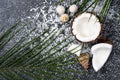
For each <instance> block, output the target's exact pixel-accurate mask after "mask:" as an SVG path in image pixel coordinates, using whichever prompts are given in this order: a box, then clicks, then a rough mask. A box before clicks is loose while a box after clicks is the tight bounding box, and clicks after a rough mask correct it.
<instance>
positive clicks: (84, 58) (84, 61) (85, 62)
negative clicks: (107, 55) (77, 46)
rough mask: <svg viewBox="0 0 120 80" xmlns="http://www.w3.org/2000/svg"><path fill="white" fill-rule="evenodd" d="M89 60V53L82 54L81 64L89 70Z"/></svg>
mask: <svg viewBox="0 0 120 80" xmlns="http://www.w3.org/2000/svg"><path fill="white" fill-rule="evenodd" d="M89 59H90V56H89V54H88V53H82V54H80V56H79V58H78V60H79V62H80V64H81V65H82V66H83V67H84V68H85V69H86V70H87V69H88V67H89Z"/></svg>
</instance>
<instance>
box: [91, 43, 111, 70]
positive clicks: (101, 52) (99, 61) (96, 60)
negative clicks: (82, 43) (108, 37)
mask: <svg viewBox="0 0 120 80" xmlns="http://www.w3.org/2000/svg"><path fill="white" fill-rule="evenodd" d="M112 47H113V46H112V45H111V44H108V43H99V44H96V45H94V46H92V48H91V53H92V54H93V59H92V65H93V68H94V70H95V71H96V72H97V71H98V70H100V69H101V68H102V66H103V65H104V64H105V62H106V61H107V59H108V57H109V55H110V53H111V51H112Z"/></svg>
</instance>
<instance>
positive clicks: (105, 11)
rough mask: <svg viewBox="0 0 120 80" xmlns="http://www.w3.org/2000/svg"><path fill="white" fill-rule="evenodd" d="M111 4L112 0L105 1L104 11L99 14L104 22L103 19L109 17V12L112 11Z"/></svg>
mask: <svg viewBox="0 0 120 80" xmlns="http://www.w3.org/2000/svg"><path fill="white" fill-rule="evenodd" d="M111 3H112V0H105V1H104V5H103V7H102V9H101V11H100V14H99V15H100V17H101V19H102V20H103V19H104V18H105V16H106V15H107V13H108V11H109V9H110V5H111Z"/></svg>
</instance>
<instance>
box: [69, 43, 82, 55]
mask: <svg viewBox="0 0 120 80" xmlns="http://www.w3.org/2000/svg"><path fill="white" fill-rule="evenodd" d="M81 48H82V45H78V44H72V45H71V46H70V47H69V48H68V50H67V51H69V52H71V53H73V54H76V55H77V56H80V52H81Z"/></svg>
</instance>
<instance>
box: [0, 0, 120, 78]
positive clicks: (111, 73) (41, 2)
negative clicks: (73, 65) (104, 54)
mask: <svg viewBox="0 0 120 80" xmlns="http://www.w3.org/2000/svg"><path fill="white" fill-rule="evenodd" d="M72 1H74V0H66V1H65V2H64V3H63V5H65V6H69V5H70V2H72ZM101 1H104V0H101ZM56 2H57V0H0V30H1V33H2V32H4V31H5V30H6V29H8V27H9V26H10V25H12V24H13V23H14V22H16V21H17V20H20V19H21V20H23V21H32V22H33V23H32V24H31V27H33V26H34V27H38V28H39V31H42V29H44V28H48V26H49V27H51V28H57V29H58V30H64V32H63V34H61V36H60V38H59V39H61V38H64V36H66V35H68V34H69V29H68V27H69V23H64V24H63V23H61V22H59V20H58V15H57V14H56V13H55V8H56V5H55V4H56ZM101 4H102V2H101ZM101 4H100V5H98V6H97V9H96V12H99V8H101ZM78 5H79V4H78ZM119 14H120V1H119V0H114V1H113V3H112V5H111V9H110V11H109V14H108V16H107V18H106V21H105V22H104V27H105V29H104V34H103V35H104V37H107V38H109V39H110V40H111V41H112V42H113V44H114V48H113V51H112V53H111V55H110V57H109V59H108V61H107V62H106V64H105V65H104V67H103V68H102V69H101V70H100V71H98V72H95V71H94V70H93V68H92V66H90V69H89V70H88V74H86V75H84V74H83V75H81V76H79V77H80V80H120V21H119V18H118V16H119ZM41 25H44V26H46V27H41ZM27 30H28V29H27ZM21 35H22V34H21ZM21 35H20V36H21ZM34 35H36V33H35V34H34ZM59 39H58V40H59ZM11 44H12V43H11ZM78 67H80V66H78ZM82 69H83V68H81V67H80V68H79V70H82ZM74 80H75V78H74Z"/></svg>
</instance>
